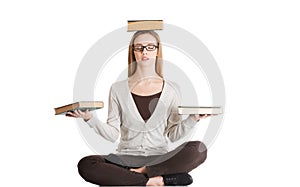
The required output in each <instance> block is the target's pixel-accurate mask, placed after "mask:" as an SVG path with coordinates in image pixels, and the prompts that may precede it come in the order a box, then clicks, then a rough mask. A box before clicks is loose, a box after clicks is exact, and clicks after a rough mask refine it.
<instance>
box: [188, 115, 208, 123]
mask: <svg viewBox="0 0 300 187" xmlns="http://www.w3.org/2000/svg"><path fill="white" fill-rule="evenodd" d="M190 116H191V118H192V119H193V120H195V121H197V122H198V121H200V119H205V118H207V117H210V116H213V114H191V115H190Z"/></svg>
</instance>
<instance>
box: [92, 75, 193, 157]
mask: <svg viewBox="0 0 300 187" xmlns="http://www.w3.org/2000/svg"><path fill="white" fill-rule="evenodd" d="M180 100H181V99H180V92H179V89H178V86H177V85H176V84H175V83H174V82H170V81H167V80H165V83H164V87H163V90H162V93H161V95H160V98H159V100H158V103H157V105H156V108H155V110H154V112H153V113H152V115H151V117H150V118H149V119H148V120H147V121H146V122H145V121H144V120H143V118H142V117H141V115H140V113H139V111H138V109H137V107H136V105H135V102H134V100H133V97H132V95H131V92H130V89H129V86H128V79H126V80H124V81H119V82H116V83H114V84H113V85H112V86H111V89H110V95H109V106H108V118H107V122H106V123H103V122H101V121H100V120H99V119H97V118H96V117H92V118H91V119H90V120H89V121H87V123H88V124H89V126H90V127H91V128H93V129H94V130H95V131H96V133H98V134H99V135H101V136H102V137H104V138H105V139H107V140H109V141H111V142H115V141H116V140H117V139H118V138H119V135H120V133H121V137H120V143H119V146H118V149H117V151H118V152H119V154H126V155H142V156H148V155H161V154H164V153H166V152H168V145H167V144H168V141H167V138H169V139H170V140H171V141H172V142H173V141H176V140H178V139H180V138H182V137H184V136H185V135H186V134H187V133H188V132H189V131H190V130H191V129H192V128H193V127H194V126H195V124H196V123H197V122H196V121H195V120H194V119H192V118H191V117H188V118H187V119H185V120H182V118H181V115H179V114H178V109H177V107H178V106H179V105H180V104H181V103H180Z"/></svg>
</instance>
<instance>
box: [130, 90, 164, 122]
mask: <svg viewBox="0 0 300 187" xmlns="http://www.w3.org/2000/svg"><path fill="white" fill-rule="evenodd" d="M131 95H132V97H133V100H134V103H135V105H136V107H137V109H138V111H139V113H140V115H141V116H142V118H143V120H144V121H147V120H148V119H149V118H150V116H151V115H152V113H153V112H154V110H155V107H156V105H157V102H158V100H159V97H160V95H161V92H158V93H156V94H153V95H147V96H142V95H137V94H134V93H132V92H131Z"/></svg>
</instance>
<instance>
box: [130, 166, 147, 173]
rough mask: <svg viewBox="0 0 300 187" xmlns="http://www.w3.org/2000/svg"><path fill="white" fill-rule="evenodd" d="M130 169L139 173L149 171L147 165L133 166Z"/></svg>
mask: <svg viewBox="0 0 300 187" xmlns="http://www.w3.org/2000/svg"><path fill="white" fill-rule="evenodd" d="M130 171H134V172H137V173H147V171H146V166H143V167H141V168H136V169H133V168H131V169H130Z"/></svg>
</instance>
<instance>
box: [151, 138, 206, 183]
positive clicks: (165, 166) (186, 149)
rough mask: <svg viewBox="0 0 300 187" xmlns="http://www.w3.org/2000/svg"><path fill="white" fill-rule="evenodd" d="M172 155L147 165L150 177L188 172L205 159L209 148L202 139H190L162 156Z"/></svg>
mask: <svg viewBox="0 0 300 187" xmlns="http://www.w3.org/2000/svg"><path fill="white" fill-rule="evenodd" d="M170 155H171V157H170V158H168V159H167V160H165V161H162V162H161V163H157V164H154V165H150V166H146V171H145V172H146V173H147V175H148V177H154V176H161V175H167V174H175V173H188V172H190V171H191V170H193V169H194V168H196V167H197V166H199V165H200V164H202V163H203V162H204V161H205V159H206V157H207V148H206V146H205V145H204V144H203V143H202V142H200V141H190V142H186V143H184V144H182V145H180V146H179V147H177V148H176V149H175V150H173V151H171V152H169V153H167V154H166V155H162V158H165V157H168V156H170Z"/></svg>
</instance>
